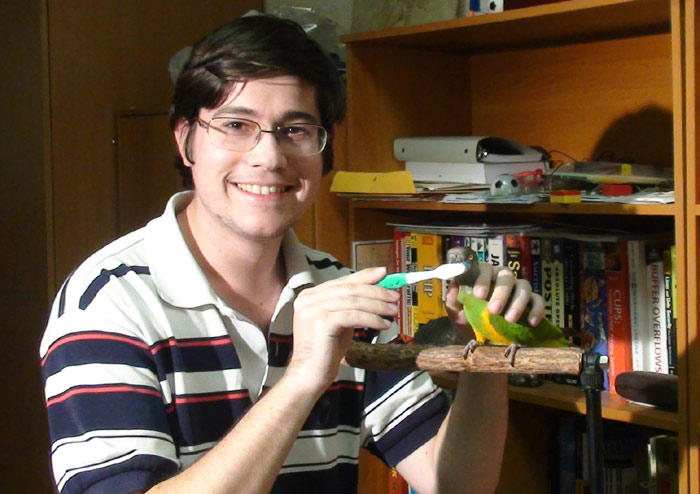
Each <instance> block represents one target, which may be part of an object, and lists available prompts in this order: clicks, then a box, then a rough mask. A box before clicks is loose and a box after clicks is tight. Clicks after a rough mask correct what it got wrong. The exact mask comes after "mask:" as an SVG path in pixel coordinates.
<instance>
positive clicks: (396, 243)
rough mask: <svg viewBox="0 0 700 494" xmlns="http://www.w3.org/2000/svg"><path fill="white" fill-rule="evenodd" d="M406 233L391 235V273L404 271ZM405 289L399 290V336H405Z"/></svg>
mask: <svg viewBox="0 0 700 494" xmlns="http://www.w3.org/2000/svg"><path fill="white" fill-rule="evenodd" d="M406 235H407V233H406V232H401V231H398V230H394V234H393V261H394V266H393V269H392V271H393V272H394V273H403V272H405V271H406V257H405V255H404V253H405V251H404V245H405V237H406ZM406 288H407V287H405V286H404V287H401V288H399V294H400V297H399V301H398V305H399V311H398V313H397V315H396V324H397V325H398V327H399V333H400V334H402V335H403V334H406V327H405V325H406V292H407V290H406Z"/></svg>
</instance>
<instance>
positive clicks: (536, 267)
mask: <svg viewBox="0 0 700 494" xmlns="http://www.w3.org/2000/svg"><path fill="white" fill-rule="evenodd" d="M540 242H541V241H540V238H539V237H530V262H531V264H532V279H531V280H530V284H531V285H532V291H533V292H535V293H537V294H539V295H542V256H541V247H540ZM576 303H577V305H578V301H576ZM577 329H578V328H577Z"/></svg>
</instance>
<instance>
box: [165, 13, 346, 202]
mask: <svg viewBox="0 0 700 494" xmlns="http://www.w3.org/2000/svg"><path fill="white" fill-rule="evenodd" d="M274 75H293V76H296V77H299V78H300V79H302V80H303V81H305V82H307V83H309V84H311V85H312V86H313V87H314V88H315V90H316V104H317V106H318V111H319V114H320V116H321V122H320V123H321V125H322V126H323V127H325V128H326V130H328V133H329V136H328V144H327V145H326V148H325V149H324V150H323V173H324V174H326V173H328V172H329V171H330V170H331V169H332V168H333V127H334V125H335V124H336V123H338V122H340V121H341V120H342V119H343V117H344V116H345V90H344V86H343V82H342V79H341V77H340V74H339V72H338V69H337V67H336V65H335V63H334V62H333V61H332V59H331V58H330V57H329V56H328V55H327V54H326V52H325V51H324V50H323V49H322V48H321V47H320V46H319V45H318V43H316V42H315V41H314V40H312V39H311V38H309V37H308V35H307V34H306V32H304V30H303V29H302V27H301V26H300V25H299V24H297V23H296V22H293V21H291V20H286V19H280V18H278V17H275V16H272V15H253V16H245V17H241V18H239V19H236V20H235V21H233V22H230V23H228V24H225V25H223V26H221V27H220V28H218V29H217V30H216V31H214V32H212V33H211V34H209V35H208V36H206V37H204V38H203V39H201V40H200V41H198V42H197V43H196V44H195V45H194V46H193V48H192V53H191V54H190V56H189V58H188V60H187V62H186V63H185V65H184V67H183V69H182V71H181V72H180V74H179V76H178V77H177V80H176V82H175V93H174V95H173V100H172V106H171V108H170V126H171V128H172V129H175V126H176V125H177V123H178V122H179V121H180V120H181V119H184V120H185V121H187V122H188V123H189V124H190V131H188V135H187V137H186V139H185V155H186V157H187V159H188V160H189V161H190V162H193V161H192V160H191V159H190V155H189V152H190V150H189V142H190V135H191V129H192V124H193V123H194V122H195V120H196V118H197V117H198V115H199V111H200V110H201V109H202V108H215V107H217V106H218V105H220V104H221V103H222V102H223V101H224V100H225V98H226V97H227V96H228V94H229V93H230V91H231V90H232V89H233V87H234V85H235V84H236V83H245V81H247V80H250V79H257V78H261V77H269V76H274ZM175 167H176V168H177V170H178V171H179V172H180V174H181V175H182V183H183V185H184V186H185V187H186V188H192V187H193V183H192V172H191V170H190V169H189V167H187V166H185V164H184V162H183V160H182V158H181V157H180V156H177V158H176V160H175Z"/></svg>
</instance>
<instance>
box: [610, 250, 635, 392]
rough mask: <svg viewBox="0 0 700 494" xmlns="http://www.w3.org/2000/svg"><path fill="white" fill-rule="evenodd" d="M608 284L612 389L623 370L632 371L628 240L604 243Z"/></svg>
mask: <svg viewBox="0 0 700 494" xmlns="http://www.w3.org/2000/svg"><path fill="white" fill-rule="evenodd" d="M605 251H606V252H605V285H606V288H607V295H608V297H607V298H608V359H609V364H608V377H609V379H610V392H611V393H616V391H615V380H616V379H617V376H618V375H620V374H621V373H623V372H628V371H631V370H632V328H631V316H630V298H629V297H630V286H629V263H628V261H627V242H626V241H620V242H608V243H606V244H605Z"/></svg>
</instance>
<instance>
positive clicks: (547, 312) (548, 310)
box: [540, 237, 554, 322]
mask: <svg viewBox="0 0 700 494" xmlns="http://www.w3.org/2000/svg"><path fill="white" fill-rule="evenodd" d="M553 262H554V261H553V260H552V241H551V239H550V238H547V237H543V238H541V239H540V265H541V266H542V267H541V269H540V272H541V275H540V277H541V283H542V288H541V290H542V291H541V293H542V298H543V299H544V317H545V318H547V319H549V320H550V321H552V319H553V310H554V278H553V276H554V273H553V270H552V263H553ZM552 322H554V321H552Z"/></svg>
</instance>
